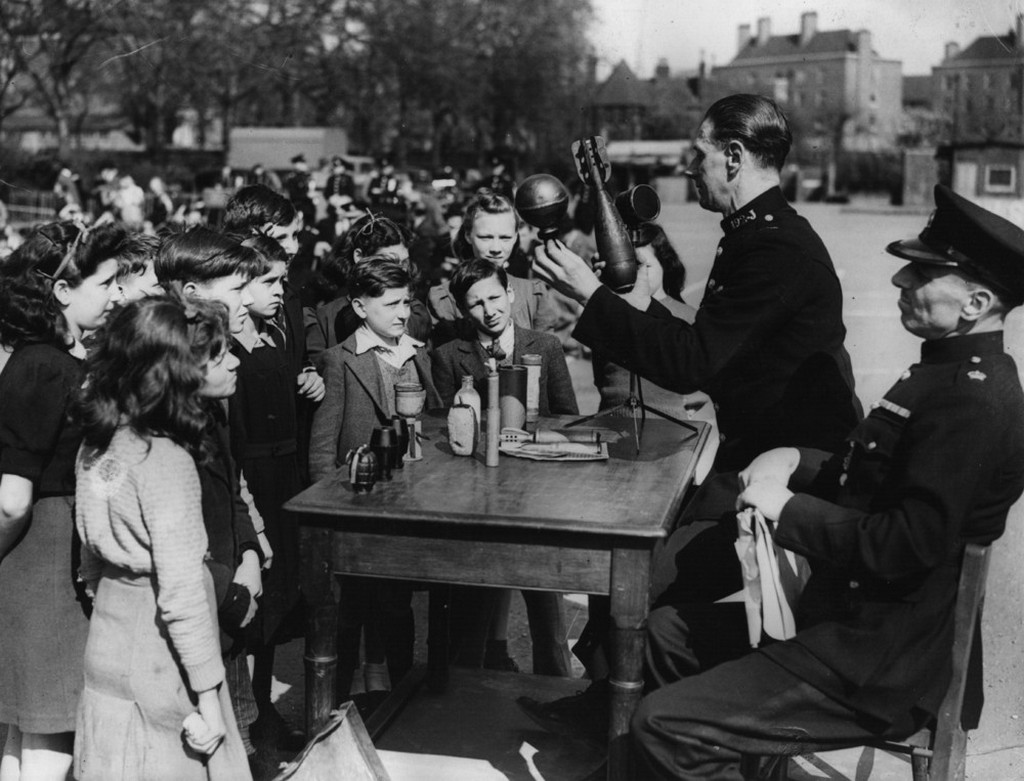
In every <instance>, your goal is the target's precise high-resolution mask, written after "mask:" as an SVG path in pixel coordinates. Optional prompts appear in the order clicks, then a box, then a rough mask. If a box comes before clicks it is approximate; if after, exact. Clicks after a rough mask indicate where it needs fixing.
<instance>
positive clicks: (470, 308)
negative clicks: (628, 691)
mask: <svg viewBox="0 0 1024 781" xmlns="http://www.w3.org/2000/svg"><path fill="white" fill-rule="evenodd" d="M509 282H510V277H509V276H508V275H507V274H506V272H505V269H504V268H502V267H501V266H496V265H494V264H493V263H491V262H490V261H488V260H486V259H483V258H475V259H473V260H468V261H466V262H464V263H463V264H462V265H460V266H459V267H458V268H456V269H455V272H454V273H453V274H452V278H451V283H450V285H449V290H450V291H451V295H452V298H453V299H454V300H455V301H456V302H457V303H458V306H459V309H460V311H461V312H462V315H463V317H465V318H466V319H467V321H469V322H470V323H472V325H473V328H474V331H475V333H474V335H473V336H472V337H462V338H457V339H454V340H453V341H450V342H447V343H445V344H443V345H441V346H440V347H439V348H437V349H436V350H435V351H434V353H433V355H432V359H433V361H432V363H433V372H434V384H435V385H436V386H437V390H438V393H439V394H440V395H441V400H442V401H443V402H444V404H445V405H451V403H452V400H453V399H454V397H455V393H456V391H458V389H459V387H460V385H461V380H462V377H463V376H464V375H471V376H472V377H473V378H474V383H473V384H474V387H476V389H477V392H478V393H479V394H480V398H481V400H482V403H483V405H484V406H485V407H486V405H487V366H486V361H487V360H488V359H489V358H492V357H493V358H496V359H497V365H498V366H506V365H512V364H518V363H522V357H523V356H524V355H529V354H531V353H532V354H536V355H540V356H541V361H542V363H541V370H540V398H539V404H538V406H539V411H540V414H541V415H578V414H579V408H578V407H577V405H576V394H575V392H574V391H573V388H572V379H571V377H570V376H569V369H568V367H567V366H566V364H565V354H564V352H563V351H562V345H561V343H560V342H559V341H558V337H556V336H554V335H553V334H546V333H540V332H539V331H532V330H530V329H528V328H523V327H521V326H519V325H517V324H516V323H515V322H513V315H512V312H513V308H514V306H515V295H516V293H515V290H514V288H513V287H512V286H511V285H510V284H509ZM523 599H524V601H525V602H526V608H527V615H528V618H529V623H530V636H531V639H532V641H533V672H534V673H537V674H540V675H561V676H568V675H570V674H571V662H570V657H569V646H568V643H567V642H566V631H565V621H564V618H563V616H562V605H561V596H560V595H558V594H552V593H549V592H540V591H523ZM506 601H507V600H506ZM492 620H493V622H494V624H493V625H492V628H491V638H490V639H489V640H488V641H487V647H486V651H485V654H484V662H483V664H484V667H487V668H491V669H518V667H517V665H516V664H515V661H514V660H513V659H511V657H509V655H508V643H507V640H506V639H505V632H506V631H507V630H506V626H507V609H506V607H505V606H504V605H503V604H499V606H498V607H497V608H496V609H495V616H494V618H493V619H492Z"/></svg>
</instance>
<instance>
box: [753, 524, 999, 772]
mask: <svg viewBox="0 0 1024 781" xmlns="http://www.w3.org/2000/svg"><path fill="white" fill-rule="evenodd" d="M988 563H989V546H987V545H978V544H976V543H969V544H968V545H967V547H966V548H965V549H964V557H963V564H962V567H961V570H960V585H959V587H958V589H957V596H956V611H955V615H954V629H953V677H952V678H951V679H950V682H949V689H948V690H947V691H946V696H945V698H944V699H943V700H942V706H941V707H940V708H939V713H938V716H937V717H936V719H935V722H934V723H933V724H931V725H930V726H928V727H925V728H924V729H922V730H920V731H918V732H917V733H915V734H914V735H911V736H910V737H909V738H907V739H906V740H902V741H889V740H879V741H873V742H871V743H865V744H863V745H866V746H871V747H873V748H877V749H881V750H883V751H893V752H898V753H901V754H909V755H910V764H911V770H912V771H913V781H963V778H964V768H965V765H966V760H967V731H966V730H965V729H964V728H963V725H962V724H961V710H962V707H963V702H964V691H965V690H966V688H967V670H968V666H969V661H970V658H971V648H972V646H973V645H974V634H975V627H976V626H977V624H978V620H979V617H980V615H981V606H982V603H983V602H984V600H985V580H986V578H987V576H988ZM747 759H748V760H749V764H744V770H745V771H746V772H759V775H751V776H750V777H751V778H766V779H768V781H787V779H788V777H789V775H788V764H789V763H788V758H786V757H778V758H776V757H748V758H747ZM758 766H760V769H759V771H758V770H756V768H758Z"/></svg>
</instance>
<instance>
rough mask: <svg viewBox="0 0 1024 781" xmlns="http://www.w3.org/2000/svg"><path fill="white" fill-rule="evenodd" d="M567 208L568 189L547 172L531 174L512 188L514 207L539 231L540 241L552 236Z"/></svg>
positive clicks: (554, 235)
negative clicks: (514, 195) (515, 188)
mask: <svg viewBox="0 0 1024 781" xmlns="http://www.w3.org/2000/svg"><path fill="white" fill-rule="evenodd" d="M568 209H569V192H568V191H567V190H566V189H565V185H564V184H562V182H561V181H560V180H559V179H558V178H557V177H554V176H552V175H551V174H534V175H533V176H528V177H526V179H524V180H523V182H522V184H520V185H519V187H518V189H517V190H516V211H517V212H519V216H520V217H522V218H523V219H524V220H525V221H526V222H527V223H528V224H530V225H532V226H533V227H534V228H536V229H537V230H538V231H539V232H540V239H541V241H547V240H548V239H553V238H555V237H556V236H557V235H558V228H559V225H560V224H561V222H562V220H563V219H564V217H565V213H566V212H567V211H568Z"/></svg>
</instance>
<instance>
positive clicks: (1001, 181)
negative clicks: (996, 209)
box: [985, 165, 1017, 193]
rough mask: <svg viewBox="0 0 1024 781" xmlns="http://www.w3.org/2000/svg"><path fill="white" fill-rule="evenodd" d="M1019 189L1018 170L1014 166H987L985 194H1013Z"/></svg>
mask: <svg viewBox="0 0 1024 781" xmlns="http://www.w3.org/2000/svg"><path fill="white" fill-rule="evenodd" d="M1016 188H1017V169H1016V168H1014V167H1013V166H1012V165H986V166H985V192H989V193H1012V192H1015V191H1016Z"/></svg>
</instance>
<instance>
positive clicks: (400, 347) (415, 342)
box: [356, 323, 423, 369]
mask: <svg viewBox="0 0 1024 781" xmlns="http://www.w3.org/2000/svg"><path fill="white" fill-rule="evenodd" d="M422 346H423V342H421V341H420V340H419V339H414V338H413V337H411V336H409V334H402V337H401V338H400V339H399V340H398V344H397V345H393V344H388V343H387V342H385V341H384V340H383V339H382V338H381V337H380V335H379V334H377V333H375V332H374V331H372V330H371V329H370V326H368V325H367V324H366V323H363V324H362V325H361V326H359V328H357V329H356V355H362V354H363V353H365V352H368V351H369V350H374V351H376V353H377V354H378V355H379V356H380V358H381V360H383V361H385V362H386V363H389V364H391V365H392V366H394V367H395V368H396V369H401V368H402V366H404V365H405V362H406V361H408V360H409V359H410V358H412V357H413V356H414V355H415V354H416V350H417V349H419V348H420V347H422Z"/></svg>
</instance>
